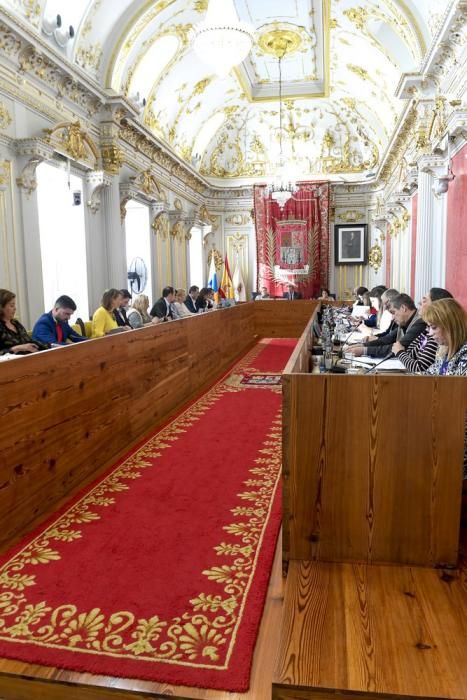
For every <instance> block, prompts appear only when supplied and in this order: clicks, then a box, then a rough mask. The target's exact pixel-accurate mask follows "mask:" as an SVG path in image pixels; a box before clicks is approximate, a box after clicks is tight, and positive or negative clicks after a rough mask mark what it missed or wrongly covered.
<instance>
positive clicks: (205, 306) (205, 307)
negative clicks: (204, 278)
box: [196, 287, 213, 313]
mask: <svg viewBox="0 0 467 700" xmlns="http://www.w3.org/2000/svg"><path fill="white" fill-rule="evenodd" d="M211 293H212V289H211V288H210V287H203V288H202V289H200V292H199V294H198V298H197V299H196V309H197V313H203V311H209V309H212V306H213V304H212V301H211V299H210V297H211Z"/></svg>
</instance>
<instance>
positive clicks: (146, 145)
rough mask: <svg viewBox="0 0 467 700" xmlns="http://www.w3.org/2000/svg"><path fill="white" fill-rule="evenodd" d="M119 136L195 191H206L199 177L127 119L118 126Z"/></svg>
mask: <svg viewBox="0 0 467 700" xmlns="http://www.w3.org/2000/svg"><path fill="white" fill-rule="evenodd" d="M120 138H121V140H122V141H125V142H126V143H128V144H130V146H132V147H133V148H134V149H135V151H139V152H140V153H143V154H144V155H145V156H146V157H147V158H149V159H150V160H151V161H152V162H153V163H156V164H157V165H159V166H161V167H162V168H164V170H166V171H167V172H168V173H169V174H170V175H173V176H174V177H176V178H178V179H179V180H180V181H181V182H183V183H184V184H186V185H187V186H189V187H191V189H193V190H194V191H195V192H198V193H204V192H205V191H206V183H204V182H203V181H202V180H201V178H199V177H197V176H196V175H194V174H192V173H191V172H190V171H189V170H188V169H187V168H185V167H184V166H182V165H181V164H180V163H179V162H178V161H177V160H176V158H175V157H174V156H172V155H171V154H170V153H169V152H168V151H165V150H163V149H162V147H161V146H160V145H158V144H157V143H156V142H155V139H154V138H151V137H150V136H148V135H146V134H145V133H142V132H141V131H140V129H139V128H138V126H137V125H133V124H130V123H129V122H128V121H127V120H123V122H122V125H121V128H120Z"/></svg>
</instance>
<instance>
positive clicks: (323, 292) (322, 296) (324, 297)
mask: <svg viewBox="0 0 467 700" xmlns="http://www.w3.org/2000/svg"><path fill="white" fill-rule="evenodd" d="M318 299H321V300H322V301H325V300H327V299H332V297H331V292H330V291H329V289H326V287H321V291H320V294H319V297H318Z"/></svg>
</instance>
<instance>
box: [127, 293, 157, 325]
mask: <svg viewBox="0 0 467 700" xmlns="http://www.w3.org/2000/svg"><path fill="white" fill-rule="evenodd" d="M148 309H149V297H147V296H146V294H139V295H138V296H137V297H136V299H135V300H134V302H133V305H132V306H131V308H130V310H129V311H128V312H127V319H128V323H129V324H130V326H131V327H132V328H142V327H143V326H145V325H147V324H148V323H152V319H151V317H150V315H149V314H148Z"/></svg>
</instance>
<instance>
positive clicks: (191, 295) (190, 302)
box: [184, 284, 199, 314]
mask: <svg viewBox="0 0 467 700" xmlns="http://www.w3.org/2000/svg"><path fill="white" fill-rule="evenodd" d="M198 295H199V287H197V286H196V284H193V285H191V287H190V289H189V290H188V295H187V297H186V299H185V301H184V304H185V306H186V308H187V309H188V311H191V313H192V314H197V313H198V309H197V308H196V300H197V298H198Z"/></svg>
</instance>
